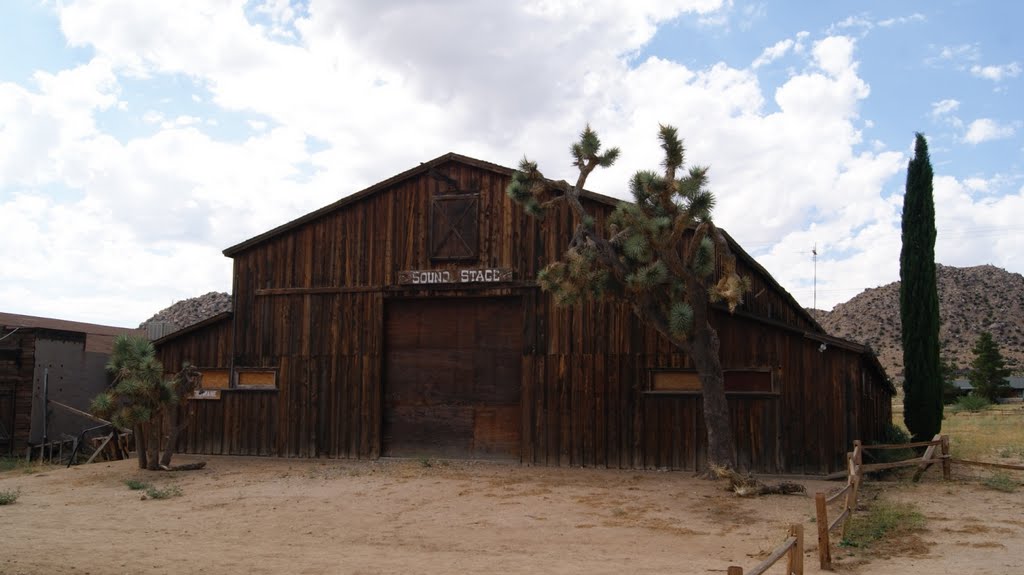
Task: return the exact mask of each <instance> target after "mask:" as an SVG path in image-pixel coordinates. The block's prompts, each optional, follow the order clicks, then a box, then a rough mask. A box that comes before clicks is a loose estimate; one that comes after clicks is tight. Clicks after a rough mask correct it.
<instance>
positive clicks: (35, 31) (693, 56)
mask: <svg viewBox="0 0 1024 575" xmlns="http://www.w3.org/2000/svg"><path fill="white" fill-rule="evenodd" d="M1022 16H1024V8H1021V7H1020V5H1018V3H1012V2H996V1H990V2H913V1H907V2H899V3H893V2H857V3H838V2H769V1H764V2H744V1H739V0H737V1H733V2H729V1H727V0H671V1H669V0H665V1H657V2H655V1H652V2H631V3H619V2H605V3H589V4H588V5H586V6H577V5H576V4H575V3H572V2H568V1H565V2H562V1H559V0H534V1H530V2H519V3H514V2H497V1H495V2H480V1H473V0H445V1H441V2H436V3H430V4H427V3H422V2H412V1H410V2H390V3H386V4H382V3H379V2H360V1H355V0H353V1H351V2H344V3H336V2H319V1H317V0H310V1H308V2H291V3H290V2H288V1H287V0H265V1H257V0H252V1H248V2H244V1H240V0H188V1H183V2H181V3H178V4H175V5H174V6H168V5H166V4H165V3H159V2H154V3H148V2H135V1H131V0H74V1H72V0H68V1H64V2H60V3H57V2H51V1H39V0H10V1H8V2H5V3H3V4H2V5H0V53H2V54H3V55H4V57H3V58H0V226H2V227H3V228H4V229H5V230H6V231H7V234H6V235H7V237H8V238H9V241H7V242H5V243H4V244H3V245H0V258H2V259H3V261H5V262H7V263H8V265H5V266H3V267H2V268H0V309H2V310H4V311H11V312H16V313H26V314H34V315H45V316H55V317H63V318H67V319H77V320H81V321H94V322H99V323H109V324H116V325H134V324H137V323H138V322H140V321H142V320H144V319H145V318H146V317H148V316H149V315H151V314H152V313H154V312H156V311H158V310H159V309H161V308H163V307H166V306H167V305H170V304H171V303H173V302H174V301H177V300H180V299H183V298H187V297H191V296H194V295H198V294H201V293H205V292H208V291H213V290H216V291H230V274H231V271H230V261H229V260H228V259H226V258H224V257H223V256H222V255H221V253H220V251H221V250H222V249H223V248H224V247H227V246H229V245H232V244H234V243H237V242H238V241H241V240H243V239H245V238H248V237H251V236H253V235H256V234H259V233H261V232H263V231H265V230H266V229H269V228H271V227H273V226H276V225H278V224H280V223H282V222H284V221H287V220H289V219H292V218H294V217H296V216H298V215H301V214H303V213H306V212H308V211H311V210H313V209H316V208H318V207H320V206H322V205H325V204H327V203H330V202H332V201H334V200H336V199H338V198H339V197H343V196H345V195H348V194H350V193H352V192H354V191H358V190H359V189H361V188H362V187H364V186H366V185H369V184H372V183H374V182H376V181H379V180H381V179H384V178H386V177H388V176H390V175H393V174H395V173H398V172H401V171H403V170H405V169H408V168H409V167H411V166H414V165H417V164H418V163H419V162H422V161H426V160H428V159H431V158H434V157H436V156H438V155H441V154H443V153H445V152H448V151H456V152H460V153H463V154H467V155H471V156H475V157H479V158H482V159H486V160H489V161H493V162H496V163H499V164H504V165H514V164H515V162H516V161H517V159H518V158H519V157H521V156H522V155H523V154H524V153H525V154H528V155H530V156H531V157H532V158H535V159H537V160H538V161H539V162H540V165H541V168H542V169H543V170H544V171H545V173H546V174H548V175H549V176H552V177H556V178H569V177H571V173H570V167H569V165H568V158H567V155H566V153H565V148H566V145H567V144H568V142H570V141H571V140H572V139H573V137H574V134H575V133H576V132H578V130H579V129H580V128H581V127H582V125H583V124H584V123H586V122H590V123H591V124H592V125H593V126H594V128H595V129H597V130H598V131H599V133H601V135H602V137H603V139H604V140H605V141H606V142H608V143H610V144H613V145H618V146H620V147H621V148H623V151H624V153H623V156H622V159H621V160H620V162H619V164H618V165H616V166H615V167H614V168H612V169H610V170H606V171H605V172H603V173H599V174H596V175H595V176H594V177H593V178H592V179H591V182H590V186H589V187H591V188H592V189H595V190H596V191H600V192H603V193H606V194H610V195H614V196H618V197H625V192H624V191H625V185H624V183H625V182H626V179H627V178H628V176H629V174H630V173H631V172H632V171H635V170H636V169H641V168H650V167H655V166H656V165H657V162H658V155H657V147H656V145H657V144H656V141H655V139H654V135H655V133H656V130H657V124H658V123H659V122H662V123H672V124H675V125H677V126H679V128H680V133H681V134H682V135H683V136H684V138H685V141H686V144H687V147H688V159H689V160H691V161H692V162H695V163H698V164H706V165H710V166H711V188H712V190H713V191H715V192H716V194H718V199H719V204H718V209H717V212H716V220H717V221H718V223H719V225H721V226H723V227H725V228H726V229H728V230H729V231H730V233H731V234H732V235H733V236H734V237H736V238H737V239H738V240H739V242H740V243H741V244H742V245H743V246H744V247H745V248H746V249H747V250H748V251H749V252H751V253H752V254H753V255H754V256H755V257H757V259H758V260H759V261H760V262H761V263H762V264H763V265H764V266H765V267H766V268H767V269H768V271H769V272H770V273H772V274H773V275H774V276H775V277H776V278H777V279H778V280H779V281H780V282H781V283H782V285H783V286H784V287H786V288H787V289H788V290H790V292H791V293H793V295H794V296H795V297H797V299H798V300H799V301H801V303H803V304H804V305H807V306H810V305H811V304H812V302H815V301H816V302H817V305H818V307H822V308H825V309H828V308H831V307H832V306H833V305H834V304H836V303H838V302H842V301H845V300H847V299H849V298H850V297H852V296H854V295H856V294H857V293H859V292H860V291H862V290H863V289H866V288H871V287H876V286H878V285H882V284H885V283H888V282H890V281H894V280H895V279H897V277H898V254H899V243H900V242H899V214H900V209H901V205H902V193H903V179H904V177H905V167H906V163H907V161H908V160H909V153H910V151H911V144H912V140H913V134H914V132H915V131H921V132H924V133H925V134H926V136H927V137H928V139H929V145H930V147H931V154H932V161H933V165H934V167H935V172H936V180H935V189H936V192H935V193H936V213H937V216H936V219H937V225H938V229H939V240H938V245H937V248H936V251H937V256H936V257H937V260H938V261H939V262H940V263H943V264H948V265H957V266H970V265H980V264H986V263H989V264H994V265H997V266H1000V267H1003V268H1006V269H1008V270H1010V271H1013V272H1017V273H1020V272H1021V271H1024V256H1021V255H1020V253H1021V252H1022V251H1024V250H1022V249H1021V248H1024V242H1022V241H1021V237H1022V235H1024V224H1021V223H1020V221H1021V216H1024V138H1022V134H1024V106H1021V105H1020V104H1019V102H1020V101H1021V99H1022V89H1024V85H1022V83H1024V50H1022V41H1021V40H1020V39H1019V35H1018V34H1017V33H1016V29H1015V23H1017V22H1020V21H1021V19H1022ZM814 246H817V250H818V254H819V257H818V261H817V266H816V274H817V280H816V282H815V279H814V277H815V266H814V265H813V262H812V261H811V254H810V251H811V249H812V247H814ZM815 286H816V287H815Z"/></svg>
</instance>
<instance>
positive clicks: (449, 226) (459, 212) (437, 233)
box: [430, 194, 480, 261]
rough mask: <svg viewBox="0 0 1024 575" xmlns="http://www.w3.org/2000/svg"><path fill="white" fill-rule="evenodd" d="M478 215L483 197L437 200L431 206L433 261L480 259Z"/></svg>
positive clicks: (462, 196)
mask: <svg viewBox="0 0 1024 575" xmlns="http://www.w3.org/2000/svg"><path fill="white" fill-rule="evenodd" d="M479 215H480V194H453V195H443V196H435V197H434V198H433V199H432V201H431V204H430V258H431V259H434V260H452V261H470V260H475V259H477V257H478V252H479V241H478V240H479V238H478V236H479V234H480V222H479Z"/></svg>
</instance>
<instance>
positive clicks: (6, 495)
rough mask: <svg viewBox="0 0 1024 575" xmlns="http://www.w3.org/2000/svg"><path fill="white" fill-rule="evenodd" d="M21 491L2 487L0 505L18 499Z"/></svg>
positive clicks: (8, 503)
mask: <svg viewBox="0 0 1024 575" xmlns="http://www.w3.org/2000/svg"><path fill="white" fill-rule="evenodd" d="M20 495H21V492H20V491H18V490H17V489H4V490H3V491H0V505H10V504H12V503H14V502H15V501H17V500H18V496H20Z"/></svg>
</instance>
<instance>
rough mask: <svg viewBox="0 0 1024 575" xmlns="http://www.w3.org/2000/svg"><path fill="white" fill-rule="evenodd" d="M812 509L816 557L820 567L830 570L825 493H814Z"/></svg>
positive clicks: (830, 559) (830, 555)
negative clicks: (815, 535) (815, 537)
mask: <svg viewBox="0 0 1024 575" xmlns="http://www.w3.org/2000/svg"><path fill="white" fill-rule="evenodd" d="M814 509H815V512H816V513H815V515H816V519H815V521H816V522H817V524H818V559H819V560H820V562H821V568H822V569H827V570H829V571H831V570H832V551H831V550H830V549H829V541H828V506H827V504H826V503H825V494H824V493H822V492H820V491H819V492H818V493H815V494H814Z"/></svg>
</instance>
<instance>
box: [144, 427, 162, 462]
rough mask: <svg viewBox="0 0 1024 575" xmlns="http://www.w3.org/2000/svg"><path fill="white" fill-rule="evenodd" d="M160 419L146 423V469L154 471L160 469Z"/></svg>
mask: <svg viewBox="0 0 1024 575" xmlns="http://www.w3.org/2000/svg"><path fill="white" fill-rule="evenodd" d="M159 421H160V419H159V418H157V419H155V420H151V421H150V422H149V423H147V424H146V427H148V428H149V429H148V432H149V433H148V435H149V437H147V438H146V443H147V445H146V464H147V465H146V469H148V470H150V471H156V470H158V469H160V435H161V433H160V425H159Z"/></svg>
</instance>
